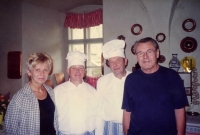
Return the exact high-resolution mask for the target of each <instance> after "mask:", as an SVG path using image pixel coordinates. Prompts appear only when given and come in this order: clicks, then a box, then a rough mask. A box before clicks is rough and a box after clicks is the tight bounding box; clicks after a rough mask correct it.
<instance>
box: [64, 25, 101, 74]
mask: <svg viewBox="0 0 200 135" xmlns="http://www.w3.org/2000/svg"><path fill="white" fill-rule="evenodd" d="M101 25H102V38H89V37H88V38H87V35H86V34H87V28H83V39H69V29H70V30H71V28H67V41H68V42H67V47H68V48H67V53H68V52H69V45H70V44H83V46H84V53H85V54H86V55H87V44H94V43H101V44H102V46H103V24H101ZM72 30H73V29H72ZM89 32H90V31H89V30H88V33H89ZM101 63H102V60H101ZM88 68H101V70H102V66H101V65H100V66H87V61H86V65H85V69H86V71H87V69H88ZM101 75H102V71H101Z"/></svg>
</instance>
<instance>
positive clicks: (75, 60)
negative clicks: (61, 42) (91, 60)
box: [66, 51, 87, 68]
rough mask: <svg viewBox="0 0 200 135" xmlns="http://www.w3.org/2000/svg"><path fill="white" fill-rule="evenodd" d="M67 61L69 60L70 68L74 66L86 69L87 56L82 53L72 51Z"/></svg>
mask: <svg viewBox="0 0 200 135" xmlns="http://www.w3.org/2000/svg"><path fill="white" fill-rule="evenodd" d="M66 59H68V68H70V67H71V66H73V65H83V66H84V67H85V61H86V59H87V56H86V55H85V54H84V53H82V52H79V51H72V52H69V53H68V54H67V58H66Z"/></svg>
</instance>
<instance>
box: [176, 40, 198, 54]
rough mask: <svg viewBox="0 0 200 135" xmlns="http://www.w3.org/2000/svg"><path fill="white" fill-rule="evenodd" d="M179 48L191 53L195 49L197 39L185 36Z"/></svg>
mask: <svg viewBox="0 0 200 135" xmlns="http://www.w3.org/2000/svg"><path fill="white" fill-rule="evenodd" d="M180 47H181V49H182V50H183V51H184V52H186V53H191V52H193V51H195V50H196V49H197V41H196V39H194V38H192V37H186V38H184V39H183V40H182V41H181V44H180Z"/></svg>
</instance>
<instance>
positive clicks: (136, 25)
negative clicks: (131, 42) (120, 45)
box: [131, 24, 142, 35]
mask: <svg viewBox="0 0 200 135" xmlns="http://www.w3.org/2000/svg"><path fill="white" fill-rule="evenodd" d="M137 28H139V30H137V31H136V29H137ZM131 32H132V34H133V35H140V34H141V33H142V26H141V25H140V24H134V25H133V26H132V27H131Z"/></svg>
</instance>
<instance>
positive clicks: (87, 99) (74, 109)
mask: <svg viewBox="0 0 200 135" xmlns="http://www.w3.org/2000/svg"><path fill="white" fill-rule="evenodd" d="M54 93H55V105H56V107H57V110H58V130H59V132H61V133H63V134H82V133H85V132H87V131H89V132H91V131H93V130H94V129H95V119H96V115H97V106H98V101H99V100H98V98H97V91H96V90H95V89H94V88H93V87H92V86H90V85H89V84H87V83H85V82H82V84H79V85H78V86H75V85H74V84H73V83H71V82H70V81H67V82H65V83H62V84H60V85H58V86H57V87H55V89H54Z"/></svg>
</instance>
